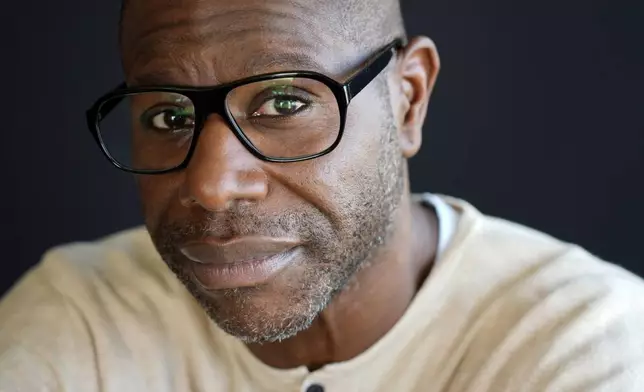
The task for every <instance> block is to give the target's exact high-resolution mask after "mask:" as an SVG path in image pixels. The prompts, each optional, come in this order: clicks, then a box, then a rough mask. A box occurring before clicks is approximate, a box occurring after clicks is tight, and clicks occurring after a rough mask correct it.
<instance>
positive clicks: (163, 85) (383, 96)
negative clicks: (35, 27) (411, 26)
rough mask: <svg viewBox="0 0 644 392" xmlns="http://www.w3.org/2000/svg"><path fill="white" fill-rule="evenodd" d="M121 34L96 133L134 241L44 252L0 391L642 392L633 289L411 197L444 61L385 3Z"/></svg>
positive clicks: (143, 14) (293, 7)
mask: <svg viewBox="0 0 644 392" xmlns="http://www.w3.org/2000/svg"><path fill="white" fill-rule="evenodd" d="M122 18H123V20H122V28H121V46H122V60H123V67H124V70H125V74H126V76H127V80H126V83H125V84H124V85H121V86H119V87H118V88H116V89H115V90H114V91H112V92H110V93H108V94H106V95H104V96H103V97H101V98H100V99H99V100H98V101H97V103H96V104H95V105H94V106H93V107H92V108H91V109H90V110H89V111H88V124H89V126H90V130H91V131H92V132H93V134H94V136H95V137H96V140H97V142H98V144H99V147H100V148H101V150H102V152H103V153H104V154H105V155H106V157H107V158H108V159H109V160H110V161H111V162H112V163H113V164H114V165H116V166H117V167H118V168H120V169H122V170H124V171H126V172H130V173H135V175H136V178H137V182H138V186H139V188H140V193H141V198H142V205H143V210H144V215H145V219H146V229H147V230H146V229H134V230H130V231H127V232H123V233H119V234H116V235H114V236H111V237H109V238H106V239H103V240H101V241H97V242H95V243H84V244H73V245H67V246H62V247H59V248H57V249H55V250H52V251H51V252H49V253H48V254H47V255H46V256H45V257H44V259H43V261H42V262H41V264H40V265H39V266H37V267H36V268H35V269H34V270H32V271H31V272H29V273H28V274H27V275H26V276H25V277H24V278H23V279H22V281H21V282H20V283H18V284H17V286H16V287H14V289H13V290H12V291H11V292H10V293H9V294H8V295H7V297H6V298H4V300H3V302H2V304H1V305H0V320H2V324H1V326H0V390H2V391H83V392H92V391H108V392H116V391H118V392H124V391H137V392H140V391H154V392H160V391H311V392H314V391H383V392H384V391H477V392H479V391H494V392H497V391H642V390H644V301H643V300H642V298H643V296H644V285H643V284H642V281H641V280H640V279H639V278H637V277H635V276H633V275H631V274H630V273H628V272H626V271H624V270H622V269H621V268H619V267H616V266H613V265H611V264H608V263H606V262H604V261H601V260H598V259H597V258H595V257H593V256H592V255H590V254H588V253H587V252H585V251H584V250H582V249H581V248H579V247H576V246H574V245H571V244H566V243H563V242H561V241H558V240H556V239H554V238H551V237H548V236H546V235H545V234H541V233H538V232H536V231H533V230H530V229H528V228H525V227H522V226H519V225H516V224H512V223H509V222H506V221H502V220H499V219H494V218H491V217H487V216H485V215H483V214H481V213H480V212H478V211H477V210H476V209H475V208H474V207H473V206H471V205H469V204H468V203H466V202H464V201H462V200H458V199H454V198H450V197H444V196H440V197H439V196H435V195H430V194H426V195H410V194H409V183H408V177H407V164H406V160H407V159H408V158H410V157H412V156H414V155H415V154H416V153H417V152H418V150H419V148H420V146H421V136H422V135H421V129H422V125H423V122H424V119H425V113H426V109H427V105H428V101H429V97H430V93H431V91H432V87H433V86H434V82H435V80H436V77H437V74H438V70H439V60H438V54H437V51H436V49H435V47H434V45H433V43H432V41H431V40H429V39H428V38H426V37H416V38H413V39H409V40H408V39H406V36H405V31H404V28H403V23H402V18H401V14H400V8H399V4H398V2H397V0H377V1H375V0H374V1H370V2H368V1H366V0H342V1H340V0H332V1H324V2H320V1H312V0H291V1H284V0H261V1H260V0H238V1H235V2H225V1H220V0H181V1H173V2H169V1H162V0H131V1H130V2H129V3H128V4H126V5H125V6H124V10H123V15H122ZM177 278H178V279H177ZM186 289H187V290H186Z"/></svg>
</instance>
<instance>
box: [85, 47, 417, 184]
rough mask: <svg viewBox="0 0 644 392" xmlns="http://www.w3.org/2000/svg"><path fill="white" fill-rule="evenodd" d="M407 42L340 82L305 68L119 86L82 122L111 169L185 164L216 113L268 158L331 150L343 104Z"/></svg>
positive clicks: (150, 170)
mask: <svg viewBox="0 0 644 392" xmlns="http://www.w3.org/2000/svg"><path fill="white" fill-rule="evenodd" d="M404 45H405V43H404V41H403V40H402V39H397V40H395V41H394V42H392V43H391V44H389V45H387V46H386V47H385V48H383V49H382V50H380V51H379V52H378V53H376V54H375V55H374V56H373V57H372V58H371V59H370V60H368V61H367V62H366V63H365V64H364V65H363V66H362V67H361V68H360V69H359V70H357V71H356V72H355V73H353V74H352V75H351V76H350V77H349V78H348V80H347V81H346V82H344V83H340V82H337V81H335V80H333V79H331V78H329V77H328V76H325V75H323V74H320V73H317V72H311V71H294V72H278V73H270V74H265V75H259V76H254V77H250V78H246V79H243V80H239V81H236V82H232V83H228V84H223V85H219V86H215V87H176V86H154V87H134V88H127V86H126V85H125V84H121V85H119V86H118V87H117V88H116V89H114V90H113V91H111V92H109V93H107V94H105V95H104V96H102V97H101V98H100V99H99V100H98V101H97V102H96V103H95V104H94V105H93V106H92V107H91V108H90V109H89V110H88V111H87V125H88V127H89V129H90V131H91V132H92V135H93V136H94V139H95V140H96V142H97V143H98V145H99V146H100V148H101V150H102V152H103V154H104V155H105V156H106V157H107V158H108V159H109V160H110V162H112V164H114V165H115V166H116V167H117V168H119V169H121V170H124V171H127V172H131V173H136V174H163V173H168V172H172V171H176V170H181V169H184V168H185V167H186V166H187V165H188V163H189V162H190V158H191V156H192V155H193V153H194V150H195V147H196V145H197V141H198V139H199V134H200V133H201V131H202V129H203V127H204V124H205V122H206V120H207V118H208V117H209V116H210V115H211V114H218V115H220V116H221V118H223V120H224V121H225V123H226V125H227V126H228V127H229V128H230V129H231V130H232V132H233V133H234V134H235V136H236V137H237V138H238V139H239V141H240V142H241V143H242V144H243V145H244V146H245V147H246V148H247V149H248V151H250V152H251V153H252V154H253V155H254V156H256V157H257V158H259V159H261V160H263V161H267V162H278V163H287V162H299V161H305V160H309V159H314V158H318V157H320V156H323V155H326V154H328V153H330V152H331V151H333V150H334V149H335V148H336V147H337V146H338V144H339V143H340V140H341V139H342V134H343V133H344V127H345V122H346V116H347V108H348V106H349V103H350V102H351V100H352V99H353V98H354V97H355V96H356V95H358V93H360V91H362V90H363V89H364V88H365V87H366V86H367V85H368V84H369V83H371V82H372V81H373V80H374V79H375V78H376V76H378V75H379V74H380V73H381V72H382V71H383V70H384V69H385V68H386V67H387V65H388V64H389V62H390V61H391V59H392V57H394V56H395V54H396V51H397V50H398V49H399V48H401V47H403V46H404Z"/></svg>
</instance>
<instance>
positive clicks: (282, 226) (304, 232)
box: [156, 211, 326, 246]
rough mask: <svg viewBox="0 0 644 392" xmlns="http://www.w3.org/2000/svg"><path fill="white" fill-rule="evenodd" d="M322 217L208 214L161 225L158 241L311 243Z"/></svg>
mask: <svg viewBox="0 0 644 392" xmlns="http://www.w3.org/2000/svg"><path fill="white" fill-rule="evenodd" d="M321 220H322V218H321V217H319V216H311V215H308V214H304V213H301V212H296V211H286V212H280V213H276V214H265V213H264V214H258V213H251V212H240V211H235V212H230V211H228V212H225V213H206V214H202V215H201V216H199V217H191V218H187V219H182V220H179V221H173V222H169V221H168V220H164V222H165V223H163V224H161V225H159V227H158V228H157V230H156V234H157V235H156V237H158V238H159V239H160V240H161V242H162V243H164V244H165V245H166V246H167V245H170V244H177V243H182V242H187V241H194V240H200V239H203V238H206V237H218V238H232V237H244V236H267V237H294V236H295V237H297V238H298V239H300V240H303V241H307V240H309V239H311V238H312V237H313V228H314V227H316V226H319V225H320V224H322V225H326V224H325V223H326V222H321Z"/></svg>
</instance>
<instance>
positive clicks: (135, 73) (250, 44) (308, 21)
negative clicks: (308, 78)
mask: <svg viewBox="0 0 644 392" xmlns="http://www.w3.org/2000/svg"><path fill="white" fill-rule="evenodd" d="M130 2H131V4H130V5H129V6H128V8H127V10H126V12H125V15H124V20H123V31H122V50H123V64H124V67H125V71H126V74H127V77H128V80H129V81H133V82H135V83H136V84H163V83H169V84H184V83H187V84H193V85H201V84H204V85H212V84H219V83H225V82H229V81H232V80H237V79H240V78H243V77H247V76H252V75H257V74H261V73H266V72H277V71H285V70H295V69H297V70H312V71H318V72H323V73H326V74H329V75H330V76H337V77H341V76H342V74H343V73H344V72H345V71H347V70H346V65H347V63H348V62H351V57H352V56H351V54H352V53H353V52H354V45H353V44H352V43H351V42H350V40H349V39H345V38H344V36H345V34H343V30H344V26H343V23H342V19H341V18H340V17H339V15H338V14H339V8H338V7H337V6H334V3H335V0H332V1H325V2H323V1H311V0H296V1H285V0H262V1H258V0H236V1H230V0H180V1H168V0H130Z"/></svg>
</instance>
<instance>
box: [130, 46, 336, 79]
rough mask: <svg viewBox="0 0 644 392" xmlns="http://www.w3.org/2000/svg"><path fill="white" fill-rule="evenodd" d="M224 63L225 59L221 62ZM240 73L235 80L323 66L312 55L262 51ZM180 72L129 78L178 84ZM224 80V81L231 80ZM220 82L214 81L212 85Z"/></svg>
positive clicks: (163, 70)
mask: <svg viewBox="0 0 644 392" xmlns="http://www.w3.org/2000/svg"><path fill="white" fill-rule="evenodd" d="M223 64H224V65H225V61H224V62H223ZM241 69H242V72H241V75H239V77H238V78H237V79H236V80H240V79H244V78H246V77H250V76H255V75H261V74H266V73H273V72H288V71H316V72H320V73H325V69H324V66H323V65H322V64H320V63H319V62H318V61H316V60H315V59H314V58H313V57H311V56H309V55H307V54H304V53H295V52H284V53H275V52H273V53H271V52H262V53H257V54H255V55H253V56H252V57H251V58H250V59H249V60H248V61H247V62H246V63H245V64H244V65H243V66H242V67H241ZM181 76H182V72H181V71H178V70H173V69H172V68H170V67H168V68H159V69H155V70H151V71H149V72H144V73H142V74H140V75H135V76H133V77H132V78H131V79H130V83H128V84H132V85H137V86H160V85H180V84H181V83H180V80H182V79H184V78H182V77H181ZM233 81H234V80H226V81H224V83H227V82H233ZM218 84H222V82H220V81H215V82H213V83H212V85H218Z"/></svg>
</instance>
